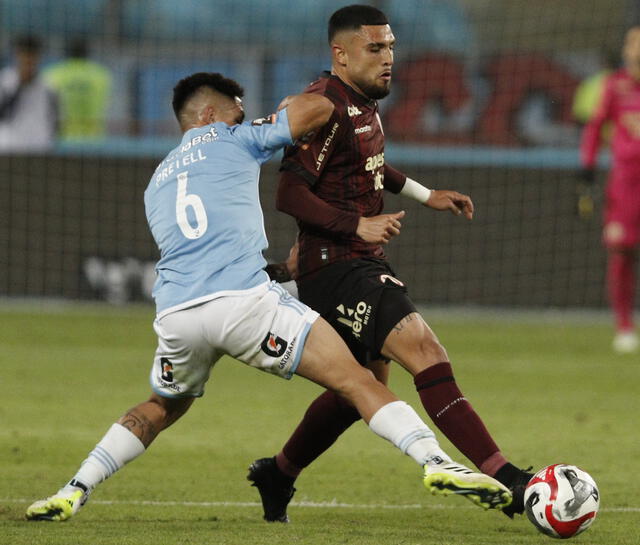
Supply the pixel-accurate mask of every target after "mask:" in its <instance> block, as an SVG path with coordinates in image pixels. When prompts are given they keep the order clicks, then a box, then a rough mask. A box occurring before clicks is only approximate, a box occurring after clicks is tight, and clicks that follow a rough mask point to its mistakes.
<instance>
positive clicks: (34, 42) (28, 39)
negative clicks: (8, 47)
mask: <svg viewBox="0 0 640 545" xmlns="http://www.w3.org/2000/svg"><path fill="white" fill-rule="evenodd" d="M13 45H14V47H15V48H16V49H17V50H18V51H26V52H28V53H40V51H41V50H42V41H41V40H40V38H38V37H37V36H33V35H32V34H23V35H21V36H16V38H15V39H14V40H13Z"/></svg>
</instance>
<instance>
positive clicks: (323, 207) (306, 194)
mask: <svg viewBox="0 0 640 545" xmlns="http://www.w3.org/2000/svg"><path fill="white" fill-rule="evenodd" d="M276 208H277V209H278V210H280V211H281V212H284V213H285V214H289V215H290V216H293V217H294V218H296V219H297V220H300V221H303V222H304V223H308V224H309V225H313V226H315V227H319V228H320V229H323V230H324V231H328V232H330V233H336V234H341V235H353V234H355V232H356V229H357V228H358V221H359V220H360V216H359V214H355V213H353V212H346V211H344V210H340V209H339V208H335V207H334V206H331V205H330V204H328V203H327V202H326V201H324V200H322V199H321V198H320V197H318V196H317V195H315V194H314V193H313V191H312V190H311V187H310V186H309V182H308V179H307V178H305V176H304V174H303V173H301V172H298V171H292V170H289V171H284V172H283V173H282V175H281V176H280V183H279V184H278V193H277V195H276Z"/></svg>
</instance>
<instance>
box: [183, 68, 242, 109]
mask: <svg viewBox="0 0 640 545" xmlns="http://www.w3.org/2000/svg"><path fill="white" fill-rule="evenodd" d="M201 87H209V89H212V90H214V91H217V92H218V93H222V94H223V95H226V96H228V97H229V98H235V97H238V98H242V97H243V96H244V89H243V88H242V87H241V86H240V84H239V83H238V82H237V81H234V80H232V79H229V78H225V77H224V76H223V75H222V74H219V73H218V72H197V73H195V74H192V75H190V76H188V77H186V78H184V79H181V80H180V81H179V82H178V83H177V84H176V86H175V87H174V88H173V101H172V105H173V112H174V113H175V114H176V117H177V118H178V119H179V117H180V112H181V111H182V108H183V107H184V105H185V103H186V102H187V100H189V99H190V98H191V97H192V96H193V95H194V94H195V93H196V91H197V90H198V89H200V88H201Z"/></svg>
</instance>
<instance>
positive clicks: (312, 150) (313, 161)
mask: <svg viewBox="0 0 640 545" xmlns="http://www.w3.org/2000/svg"><path fill="white" fill-rule="evenodd" d="M343 125H344V122H343V121H342V120H341V119H340V115H339V114H338V112H337V111H336V110H334V112H333V114H331V117H330V118H329V121H328V122H327V123H326V124H325V125H324V126H323V127H322V128H321V129H319V130H318V131H317V132H316V134H314V135H312V136H311V137H310V138H308V139H307V140H308V141H304V140H303V141H301V142H299V143H297V145H295V146H290V147H288V148H287V149H286V150H285V153H284V157H283V159H282V164H281V165H280V170H281V171H282V172H288V171H290V172H295V173H297V174H298V175H300V176H301V177H302V178H304V179H305V180H306V181H307V183H309V185H314V184H315V182H316V180H317V179H318V178H319V177H320V175H321V174H322V172H323V171H324V169H325V167H326V166H327V164H328V163H329V159H330V158H331V156H332V155H333V153H334V151H335V149H336V147H337V145H338V142H339V141H340V138H341V136H340V133H341V132H342V126H343Z"/></svg>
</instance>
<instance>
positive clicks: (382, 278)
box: [380, 274, 404, 287]
mask: <svg viewBox="0 0 640 545" xmlns="http://www.w3.org/2000/svg"><path fill="white" fill-rule="evenodd" d="M387 280H388V281H389V282H393V283H394V284H397V285H398V286H402V287H404V284H403V283H402V282H401V281H400V280H398V279H397V278H396V277H395V276H391V275H390V274H381V275H380V282H382V283H383V284H386V283H387Z"/></svg>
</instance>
